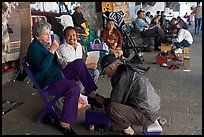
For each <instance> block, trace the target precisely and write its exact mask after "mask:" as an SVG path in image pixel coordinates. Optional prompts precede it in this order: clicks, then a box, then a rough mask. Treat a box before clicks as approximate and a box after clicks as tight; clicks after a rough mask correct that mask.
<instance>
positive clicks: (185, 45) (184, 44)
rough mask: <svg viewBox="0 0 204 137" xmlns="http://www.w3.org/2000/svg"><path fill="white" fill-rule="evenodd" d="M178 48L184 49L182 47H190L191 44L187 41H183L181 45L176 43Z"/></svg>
mask: <svg viewBox="0 0 204 137" xmlns="http://www.w3.org/2000/svg"><path fill="white" fill-rule="evenodd" d="M175 46H176V48H182V47H190V46H191V44H189V43H188V41H187V40H185V39H184V40H182V41H181V42H180V43H175Z"/></svg>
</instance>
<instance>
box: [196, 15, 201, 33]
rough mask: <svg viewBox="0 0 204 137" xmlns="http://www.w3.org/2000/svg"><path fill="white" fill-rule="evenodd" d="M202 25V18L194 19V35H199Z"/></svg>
mask: <svg viewBox="0 0 204 137" xmlns="http://www.w3.org/2000/svg"><path fill="white" fill-rule="evenodd" d="M201 25H202V18H195V33H199V30H200V29H201Z"/></svg>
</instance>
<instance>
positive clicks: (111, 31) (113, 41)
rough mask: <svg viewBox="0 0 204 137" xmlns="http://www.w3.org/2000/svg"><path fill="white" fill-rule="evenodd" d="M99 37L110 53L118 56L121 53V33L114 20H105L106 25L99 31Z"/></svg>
mask: <svg viewBox="0 0 204 137" xmlns="http://www.w3.org/2000/svg"><path fill="white" fill-rule="evenodd" d="M101 37H102V39H103V40H104V42H105V43H106V44H107V45H108V47H109V48H110V52H111V54H114V55H115V56H116V57H118V58H120V57H121V56H122V55H123V51H122V35H121V33H120V31H119V30H118V29H117V28H116V27H115V24H114V20H112V19H109V20H108V21H107V27H106V28H105V29H104V30H103V31H102V32H101Z"/></svg>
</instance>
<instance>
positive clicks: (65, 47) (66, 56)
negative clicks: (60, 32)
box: [57, 26, 99, 82]
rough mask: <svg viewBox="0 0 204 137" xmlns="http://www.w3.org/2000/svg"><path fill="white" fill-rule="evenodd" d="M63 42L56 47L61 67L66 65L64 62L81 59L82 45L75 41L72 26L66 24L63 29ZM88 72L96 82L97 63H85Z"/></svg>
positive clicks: (74, 32)
mask: <svg viewBox="0 0 204 137" xmlns="http://www.w3.org/2000/svg"><path fill="white" fill-rule="evenodd" d="M64 37H65V42H64V43H63V44H62V45H61V46H60V47H59V48H58V50H57V51H58V52H59V55H60V56H61V58H59V63H60V64H61V66H62V68H63V69H64V68H65V67H66V65H65V64H67V65H69V64H70V63H71V62H73V61H74V60H76V59H82V54H83V53H82V46H81V44H80V43H78V42H77V38H76V30H75V28H74V27H72V26H68V27H66V28H65V30H64ZM86 67H87V68H88V70H89V72H90V74H91V75H92V76H93V77H94V81H95V82H96V81H97V80H98V77H99V70H98V69H97V67H98V66H97V64H94V63H91V64H86Z"/></svg>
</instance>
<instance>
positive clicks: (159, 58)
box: [156, 55, 168, 64]
mask: <svg viewBox="0 0 204 137" xmlns="http://www.w3.org/2000/svg"><path fill="white" fill-rule="evenodd" d="M167 62H168V56H160V55H156V64H162V63H167Z"/></svg>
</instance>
